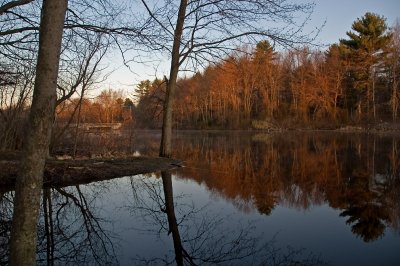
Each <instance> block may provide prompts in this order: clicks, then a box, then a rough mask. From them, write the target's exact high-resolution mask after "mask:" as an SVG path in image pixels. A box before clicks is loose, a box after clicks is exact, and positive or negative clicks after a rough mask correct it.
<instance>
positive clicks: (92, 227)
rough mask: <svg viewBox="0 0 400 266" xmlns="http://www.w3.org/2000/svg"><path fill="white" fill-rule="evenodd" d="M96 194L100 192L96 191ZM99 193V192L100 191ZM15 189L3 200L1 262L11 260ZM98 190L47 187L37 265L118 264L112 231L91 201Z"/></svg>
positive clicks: (1, 205) (0, 237) (44, 194)
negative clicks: (108, 228) (105, 224)
mask: <svg viewBox="0 0 400 266" xmlns="http://www.w3.org/2000/svg"><path fill="white" fill-rule="evenodd" d="M97 193H99V192H98V191H97ZM97 195H98V194H97ZM12 197H13V192H7V193H4V194H3V195H2V196H1V199H0V215H1V217H2V220H1V221H0V226H1V231H0V240H1V241H0V243H1V244H0V255H1V256H0V257H1V258H0V264H2V265H6V264H7V263H8V255H9V254H8V250H9V241H10V239H9V237H10V236H9V232H10V227H11V219H12V215H11V211H12V200H11V199H12ZM95 197H96V192H94V191H91V192H90V193H84V192H83V191H82V190H81V188H80V186H75V187H68V188H56V189H49V188H47V189H44V190H43V195H42V206H41V207H42V208H41V212H42V213H41V215H40V220H39V225H38V248H37V264H38V265H55V264H56V265H60V264H63V265H64V264H69V265H89V264H90V265H92V264H96V265H112V264H118V260H117V258H116V256H115V252H114V246H113V242H112V240H111V237H110V232H106V231H105V230H104V229H103V225H104V223H105V221H104V220H102V219H100V218H99V217H97V216H96V215H95V213H94V211H95V209H94V208H93V207H92V206H91V203H92V202H93V201H94V200H95Z"/></svg>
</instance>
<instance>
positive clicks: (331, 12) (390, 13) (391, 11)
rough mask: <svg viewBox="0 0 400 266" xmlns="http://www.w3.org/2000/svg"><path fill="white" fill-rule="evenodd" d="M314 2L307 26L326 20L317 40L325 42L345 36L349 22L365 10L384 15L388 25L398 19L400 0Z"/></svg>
mask: <svg viewBox="0 0 400 266" xmlns="http://www.w3.org/2000/svg"><path fill="white" fill-rule="evenodd" d="M315 4H316V6H315V10H314V13H313V15H312V20H311V22H310V24H309V25H308V27H310V28H312V27H316V26H318V25H319V24H321V22H323V21H325V20H326V25H325V27H324V28H323V29H322V31H321V33H320V35H319V36H318V40H319V41H320V42H323V43H327V44H332V43H335V42H338V41H339V39H343V38H346V31H349V30H351V24H352V23H353V22H354V21H355V20H356V19H357V18H360V17H362V16H363V15H364V14H365V13H366V12H373V13H377V14H379V15H382V16H384V17H385V18H386V19H387V20H386V22H387V24H388V25H389V26H392V25H393V24H394V22H395V21H396V19H397V18H399V19H400V0H319V1H318V0H316V1H315Z"/></svg>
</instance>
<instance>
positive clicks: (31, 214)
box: [10, 0, 68, 265]
mask: <svg viewBox="0 0 400 266" xmlns="http://www.w3.org/2000/svg"><path fill="white" fill-rule="evenodd" d="M67 5H68V1H67V0H63V1H61V0H44V1H43V8H42V17H41V22H40V33H39V54H38V62H37V65H36V78H35V87H34V93H33V101H32V107H31V111H30V115H29V124H28V130H27V135H26V138H25V143H24V152H23V157H22V159H21V167H20V171H19V174H18V178H17V181H16V189H15V203H14V214H13V225H12V232H11V238H12V239H11V254H10V265H35V264H36V262H35V261H36V226H37V221H38V215H39V204H40V193H41V190H42V183H43V171H44V164H45V159H46V155H47V153H48V149H49V143H50V136H51V129H52V124H53V120H54V110H55V103H56V97H57V95H56V94H57V92H56V88H57V76H58V67H59V59H60V51H61V40H62V33H63V27H64V18H65V13H66V10H67Z"/></svg>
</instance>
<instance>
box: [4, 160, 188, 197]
mask: <svg viewBox="0 0 400 266" xmlns="http://www.w3.org/2000/svg"><path fill="white" fill-rule="evenodd" d="M19 157H20V156H19V154H17V153H0V169H1V171H0V190H2V191H5V190H10V189H12V188H13V186H14V184H15V179H16V176H17V172H18V167H19V159H18V158H19ZM180 164H181V162H180V161H178V160H174V159H168V158H159V157H157V158H147V157H124V158H98V159H81V160H56V159H49V160H47V161H46V167H45V172H44V187H65V186H71V185H77V184H86V183H90V182H95V181H100V180H107V179H112V178H117V177H122V176H132V175H138V174H145V173H152V172H157V171H163V170H170V169H173V168H175V167H179V166H180Z"/></svg>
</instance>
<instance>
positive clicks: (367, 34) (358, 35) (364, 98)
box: [340, 12, 391, 118]
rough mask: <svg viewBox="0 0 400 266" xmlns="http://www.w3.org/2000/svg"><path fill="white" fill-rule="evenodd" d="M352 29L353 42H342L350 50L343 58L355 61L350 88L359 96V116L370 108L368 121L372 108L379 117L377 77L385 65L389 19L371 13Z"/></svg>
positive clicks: (355, 23)
mask: <svg viewBox="0 0 400 266" xmlns="http://www.w3.org/2000/svg"><path fill="white" fill-rule="evenodd" d="M352 29H353V31H349V32H347V36H348V37H349V39H347V40H344V39H342V40H340V43H341V44H342V45H343V46H345V48H346V49H343V55H344V56H345V57H346V58H347V59H350V61H351V67H350V72H349V73H348V75H349V77H350V79H351V81H352V82H351V85H350V88H348V89H349V90H353V89H354V90H355V91H356V93H357V101H356V106H353V107H354V108H355V109H357V110H358V113H359V115H360V116H361V114H362V109H363V108H365V106H366V109H367V118H368V117H369V115H370V111H371V107H372V111H373V116H374V118H376V107H375V76H376V73H377V72H379V68H380V67H382V65H383V61H384V60H383V59H384V56H385V54H386V51H387V48H388V45H389V43H390V40H391V34H390V33H388V31H387V25H386V20H385V18H384V17H382V16H379V15H377V14H374V13H370V12H367V13H366V14H365V15H364V16H363V17H361V18H358V19H357V20H356V21H355V22H354V23H353V25H352Z"/></svg>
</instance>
